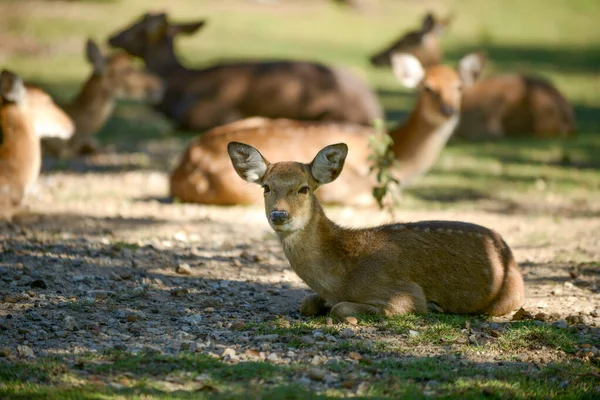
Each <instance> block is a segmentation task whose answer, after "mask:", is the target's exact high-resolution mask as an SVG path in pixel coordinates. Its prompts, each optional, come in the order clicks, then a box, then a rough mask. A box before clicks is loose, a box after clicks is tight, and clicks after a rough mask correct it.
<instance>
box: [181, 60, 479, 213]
mask: <svg viewBox="0 0 600 400" xmlns="http://www.w3.org/2000/svg"><path fill="white" fill-rule="evenodd" d="M393 61H394V73H395V74H396V77H397V78H398V80H399V81H400V82H401V83H402V84H403V85H404V86H406V87H409V88H416V89H417V92H418V94H417V102H416V105H415V108H414V109H413V111H412V112H411V114H410V116H409V117H408V119H407V121H406V122H405V123H404V124H402V125H400V126H398V127H397V128H395V129H392V130H391V131H390V133H389V135H390V136H391V138H392V139H393V141H394V144H393V147H392V150H393V152H394V154H395V155H396V158H397V160H398V164H399V168H398V169H397V170H396V171H395V176H396V177H397V178H398V179H400V181H401V184H402V185H403V186H408V185H410V184H412V183H413V182H414V181H415V180H416V179H417V178H418V177H419V176H420V175H422V174H424V173H425V172H427V171H428V170H429V169H430V168H431V167H432V166H433V165H434V164H435V162H436V161H437V158H438V156H439V153H440V152H441V150H442V149H443V147H444V146H445V144H446V142H447V141H448V138H449V137H450V135H451V134H452V132H453V130H454V128H455V127H456V125H457V123H458V118H459V113H460V99H461V87H462V86H463V85H465V86H466V85H469V84H471V83H472V82H473V81H474V80H475V79H476V78H477V76H478V75H479V72H480V71H481V68H483V58H482V57H481V56H480V55H478V54H471V55H468V56H466V57H464V58H463V59H462V60H461V62H460V75H459V73H458V72H457V71H456V70H454V69H452V68H450V67H447V66H441V65H438V66H434V67H431V68H428V69H423V68H422V66H421V64H420V63H419V61H418V60H417V59H416V58H415V57H414V56H412V55H410V54H401V55H396V56H395V57H394V59H393ZM373 132H374V131H373V130H372V129H367V128H364V127H360V126H356V125H343V124H319V123H306V122H298V121H291V120H268V119H262V120H261V119H251V120H249V121H248V122H246V123H240V122H237V123H234V124H233V125H230V126H223V127H219V128H216V129H215V130H213V131H210V132H208V133H206V134H204V135H201V136H198V137H197V138H196V139H194V140H193V141H192V142H191V143H190V145H189V146H188V148H187V150H186V152H185V153H184V155H183V157H182V159H181V161H180V163H179V165H178V166H177V168H176V169H175V170H174V172H173V173H172V175H171V181H170V189H171V196H173V197H176V198H178V199H180V200H182V201H188V202H198V203H209V204H248V203H258V202H260V201H261V200H260V196H259V195H258V194H257V193H256V192H255V191H253V190H252V187H251V185H240V184H233V183H232V182H234V178H235V174H234V172H233V171H232V170H231V168H230V166H229V159H228V157H227V153H226V152H225V149H226V146H227V143H228V142H230V141H240V142H245V143H249V144H251V145H253V146H256V147H260V148H262V149H263V151H264V153H265V156H266V157H268V158H269V159H271V160H276V161H281V160H290V159H294V158H296V159H300V160H307V161H308V160H310V158H311V157H312V156H313V155H314V154H315V153H316V152H317V151H318V150H319V149H321V148H322V147H324V146H326V145H328V144H331V143H336V142H345V143H347V144H348V146H349V147H350V153H349V155H348V158H347V160H346V169H345V172H344V174H343V175H342V176H341V177H340V179H338V181H337V182H336V183H335V184H333V185H331V186H327V187H325V188H323V190H321V191H319V193H318V197H319V199H320V200H321V201H323V202H326V203H334V204H351V205H372V204H374V198H373V196H372V195H371V192H372V189H373V186H374V185H375V179H374V178H373V177H372V176H370V171H369V161H368V157H369V155H370V149H369V145H368V137H369V134H371V133H373Z"/></svg>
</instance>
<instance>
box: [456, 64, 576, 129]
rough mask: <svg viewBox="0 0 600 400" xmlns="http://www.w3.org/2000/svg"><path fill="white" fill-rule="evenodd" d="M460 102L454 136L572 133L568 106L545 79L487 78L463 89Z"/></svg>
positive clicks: (527, 77)
mask: <svg viewBox="0 0 600 400" xmlns="http://www.w3.org/2000/svg"><path fill="white" fill-rule="evenodd" d="M462 101H463V111H462V113H461V120H460V123H459V125H458V127H457V128H456V132H455V136H457V137H464V138H468V139H489V138H499V137H502V136H523V135H533V136H536V137H553V136H559V137H567V136H572V135H574V134H575V129H576V123H575V117H574V115H573V109H572V107H571V105H570V104H569V102H568V101H567V100H566V99H565V97H564V96H563V95H562V94H561V93H560V91H559V90H558V89H557V88H556V87H555V86H554V85H552V83H551V82H549V81H548V80H546V79H542V78H537V77H532V76H525V75H517V74H506V75H496V76H491V77H488V78H485V79H482V80H480V81H479V82H477V83H476V84H474V85H472V86H471V87H469V88H467V89H465V91H464V92H463V100H462Z"/></svg>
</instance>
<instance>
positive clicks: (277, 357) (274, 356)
mask: <svg viewBox="0 0 600 400" xmlns="http://www.w3.org/2000/svg"><path fill="white" fill-rule="evenodd" d="M267 360H269V361H277V360H279V356H278V355H277V353H271V354H269V356H268V357H267Z"/></svg>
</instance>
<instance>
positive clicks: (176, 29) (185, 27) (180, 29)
mask: <svg viewBox="0 0 600 400" xmlns="http://www.w3.org/2000/svg"><path fill="white" fill-rule="evenodd" d="M205 24H206V20H200V21H197V22H190V23H187V24H174V25H170V26H169V34H171V35H173V36H175V35H179V34H184V35H191V34H193V33H196V32H198V30H199V29H200V28H202V27H203V26H204V25H205Z"/></svg>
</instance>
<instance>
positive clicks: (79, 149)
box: [43, 39, 164, 158]
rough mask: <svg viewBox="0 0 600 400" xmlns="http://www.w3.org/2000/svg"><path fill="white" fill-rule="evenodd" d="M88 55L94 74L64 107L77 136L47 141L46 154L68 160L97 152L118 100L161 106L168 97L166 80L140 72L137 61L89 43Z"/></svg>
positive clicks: (89, 40)
mask: <svg viewBox="0 0 600 400" xmlns="http://www.w3.org/2000/svg"><path fill="white" fill-rule="evenodd" d="M85 55H86V59H87V61H88V63H89V64H90V65H91V67H92V73H91V74H90V76H89V77H88V78H87V79H86V81H85V82H84V83H83V85H82V86H81V89H80V90H79V93H78V94H77V95H76V96H75V98H74V99H73V100H72V101H71V102H70V103H68V104H65V105H64V106H63V108H64V110H65V111H66V113H67V114H68V115H69V116H70V117H71V118H72V119H73V121H74V124H75V134H74V135H73V136H72V137H71V138H70V139H68V140H60V139H45V140H44V142H43V145H44V150H46V151H47V152H48V153H49V154H53V155H56V156H59V157H63V158H66V157H72V156H74V155H78V154H84V153H90V152H95V151H96V149H97V147H98V145H97V144H96V141H95V138H94V135H95V134H96V132H98V131H99V130H100V129H101V128H102V127H103V126H104V125H105V124H106V122H107V120H108V119H109V118H110V116H111V114H112V112H113V110H114V107H115V104H116V100H117V99H119V98H132V99H142V100H146V101H147V102H149V103H158V102H159V101H160V100H161V98H162V96H163V94H164V87H163V82H162V80H161V79H160V78H158V77H157V76H155V75H153V74H150V73H147V72H144V71H141V70H139V69H138V68H136V67H135V64H134V60H133V58H132V57H131V56H129V55H128V54H126V53H124V52H121V53H115V54H112V55H110V56H105V55H104V54H102V51H101V50H100V48H99V47H98V45H97V44H96V43H95V42H94V41H93V40H92V39H88V40H87V42H86V45H85Z"/></svg>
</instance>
